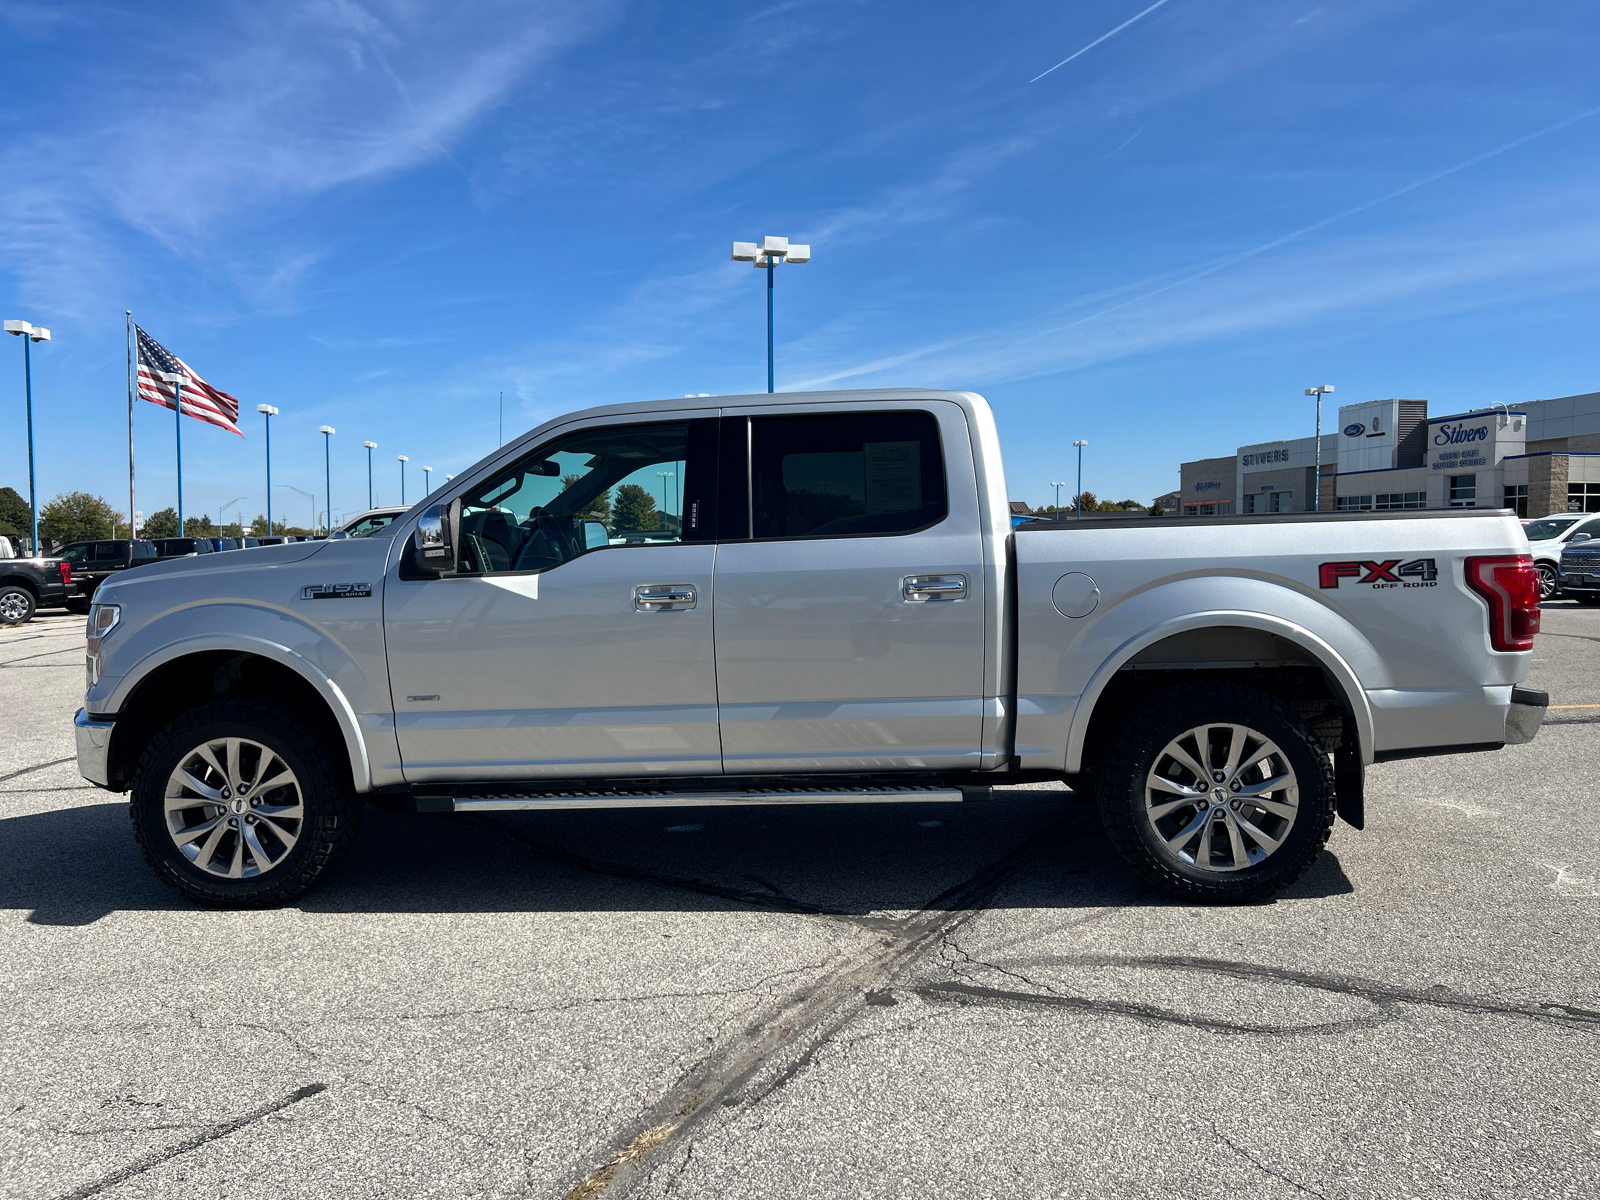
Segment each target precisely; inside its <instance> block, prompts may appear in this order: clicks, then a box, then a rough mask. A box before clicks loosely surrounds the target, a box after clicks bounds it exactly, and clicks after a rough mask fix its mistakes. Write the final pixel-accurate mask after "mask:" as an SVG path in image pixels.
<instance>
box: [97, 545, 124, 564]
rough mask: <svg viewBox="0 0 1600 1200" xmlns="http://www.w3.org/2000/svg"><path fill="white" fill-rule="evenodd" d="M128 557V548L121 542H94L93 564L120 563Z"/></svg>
mask: <svg viewBox="0 0 1600 1200" xmlns="http://www.w3.org/2000/svg"><path fill="white" fill-rule="evenodd" d="M127 557H128V548H127V547H126V546H125V545H123V544H122V543H121V542H96V543H95V545H94V561H95V562H121V561H123V560H124V559H126V558H127Z"/></svg>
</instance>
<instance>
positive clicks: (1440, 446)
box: [1179, 392, 1600, 517]
mask: <svg viewBox="0 0 1600 1200" xmlns="http://www.w3.org/2000/svg"><path fill="white" fill-rule="evenodd" d="M1317 451H1318V447H1317V439H1316V438H1315V437H1303V438H1290V439H1287V440H1281V441H1273V442H1256V443H1254V444H1252V445H1248V446H1240V447H1239V448H1238V450H1237V451H1235V452H1234V454H1233V455H1231V456H1227V457H1219V458H1203V459H1199V460H1197V461H1195V462H1187V463H1184V464H1183V465H1182V467H1181V468H1180V471H1179V478H1180V488H1179V493H1180V496H1181V499H1180V504H1179V506H1180V509H1181V511H1182V512H1183V513H1184V514H1185V515H1186V516H1211V515H1220V514H1225V513H1294V512H1309V511H1311V510H1312V508H1313V507H1315V505H1314V504H1313V497H1314V496H1317V495H1318V494H1319V493H1320V499H1321V503H1320V507H1321V509H1322V511H1324V512H1331V511H1335V510H1345V511H1366V510H1380V511H1381V510H1389V509H1402V508H1511V509H1515V510H1516V512H1517V514H1518V515H1519V516H1523V517H1543V516H1548V515H1550V514H1551V513H1563V512H1600V392H1590V393H1587V394H1585V395H1582V396H1563V397H1561V398H1559V399H1555V400H1534V401H1531V402H1529V403H1527V404H1521V405H1506V404H1497V405H1495V406H1494V408H1492V409H1484V410H1478V411H1474V412H1465V413H1460V412H1447V413H1445V414H1444V415H1441V416H1429V414H1428V402H1427V401H1426V400H1367V401H1363V402H1361V403H1359V404H1345V405H1341V406H1340V408H1339V413H1338V423H1337V426H1336V431H1335V432H1331V433H1325V434H1323V435H1322V446H1321V454H1320V456H1319V455H1318V452H1317ZM1319 457H1320V471H1319V466H1318V460H1319Z"/></svg>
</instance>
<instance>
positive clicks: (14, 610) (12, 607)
mask: <svg viewBox="0 0 1600 1200" xmlns="http://www.w3.org/2000/svg"><path fill="white" fill-rule="evenodd" d="M27 615H28V598H27V597H26V596H25V595H23V594H22V593H21V592H7V593H6V594H5V595H3V596H0V621H5V622H6V623H7V624H8V625H15V624H16V623H17V622H18V621H21V620H23V619H25V618H26V617H27Z"/></svg>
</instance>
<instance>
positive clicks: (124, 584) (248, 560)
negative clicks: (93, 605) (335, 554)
mask: <svg viewBox="0 0 1600 1200" xmlns="http://www.w3.org/2000/svg"><path fill="white" fill-rule="evenodd" d="M340 544H341V543H338V542H326V541H323V542H290V543H288V544H286V545H283V546H251V547H249V548H248V549H245V550H218V551H215V552H213V553H211V554H195V555H190V556H187V557H185V558H168V559H165V560H163V561H161V562H147V563H141V564H140V565H139V566H137V567H131V568H129V569H128V570H126V571H117V572H115V573H113V574H111V575H108V576H107V577H106V579H105V582H103V583H102V584H101V585H100V587H99V590H98V591H96V593H95V598H96V599H103V600H105V601H107V602H108V603H111V602H114V601H116V600H117V599H118V598H121V597H127V596H129V593H130V589H137V588H139V587H140V586H141V585H147V586H150V587H154V588H158V589H161V590H162V592H163V593H165V592H166V591H167V590H170V588H171V587H173V586H178V587H181V588H182V590H183V591H184V592H186V593H189V594H192V595H194V596H197V597H198V596H219V595H225V594H229V593H232V592H235V591H238V590H241V589H243V590H246V591H248V590H249V588H250V583H249V582H247V578H246V577H248V576H252V575H257V574H259V573H261V572H271V571H274V570H276V569H279V568H282V567H288V566H291V565H292V564H294V563H298V562H304V561H305V560H306V559H308V558H310V557H312V555H315V554H320V553H322V552H323V551H324V550H326V549H327V548H328V547H329V546H330V545H340ZM178 576H182V580H181V583H180V582H179V580H178V579H177V578H176V577H178Z"/></svg>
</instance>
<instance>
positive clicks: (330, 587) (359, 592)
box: [300, 583, 372, 600]
mask: <svg viewBox="0 0 1600 1200" xmlns="http://www.w3.org/2000/svg"><path fill="white" fill-rule="evenodd" d="M370 595H372V585H371V584H370V583H313V584H311V585H310V586H309V587H303V588H301V589H300V599H302V600H359V599H361V598H362V597H363V596H370Z"/></svg>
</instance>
